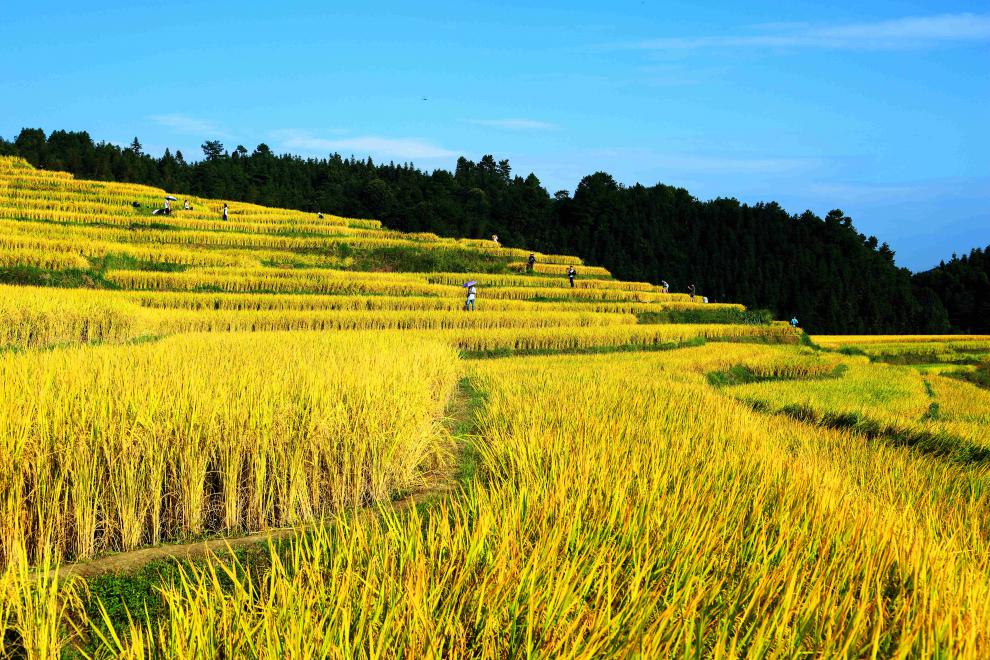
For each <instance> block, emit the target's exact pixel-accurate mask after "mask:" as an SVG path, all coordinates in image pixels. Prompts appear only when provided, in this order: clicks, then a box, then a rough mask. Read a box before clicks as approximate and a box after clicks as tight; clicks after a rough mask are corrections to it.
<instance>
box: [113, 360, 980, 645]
mask: <svg viewBox="0 0 990 660" xmlns="http://www.w3.org/2000/svg"><path fill="white" fill-rule="evenodd" d="M719 348H720V347H719ZM719 348H714V347H713V348H711V350H713V351H717V350H719ZM695 350H696V349H695ZM672 355H673V354H669V353H659V354H654V355H650V356H642V355H630V356H620V357H616V356H582V357H568V358H560V357H558V358H538V359H534V358H522V359H510V360H501V361H490V362H482V363H477V364H476V365H474V366H473V369H472V372H473V373H472V378H473V382H474V383H475V387H476V388H478V389H479V390H480V391H481V392H484V393H485V400H484V404H483V408H482V410H481V411H480V412H479V414H478V416H477V418H476V427H477V433H476V439H475V440H474V441H473V445H472V446H473V448H474V450H475V451H477V453H478V456H479V470H480V472H481V475H480V476H479V477H478V478H477V479H475V480H473V481H472V482H471V483H469V484H468V485H467V486H466V487H465V490H464V492H463V493H460V494H459V495H457V496H455V497H451V498H446V499H443V500H441V501H440V502H439V503H437V504H436V505H434V507H433V508H432V510H429V511H420V510H418V509H411V510H409V511H407V512H403V513H400V512H396V511H392V510H389V509H387V508H386V509H384V510H383V511H382V513H381V516H380V518H378V517H376V518H373V519H358V520H347V519H338V520H336V521H334V522H333V523H332V524H331V525H330V526H329V527H328V528H321V529H318V530H316V531H315V532H314V533H312V534H309V535H305V536H300V537H299V538H297V539H296V540H295V541H294V542H293V544H292V546H291V548H290V549H289V550H288V551H287V552H282V553H280V552H278V551H275V550H273V551H272V553H271V567H270V568H269V569H267V570H266V572H265V574H264V575H261V576H252V577H255V578H256V579H246V578H242V577H239V576H241V575H243V570H241V569H237V570H234V569H231V568H224V566H225V564H223V563H222V562H221V561H220V560H214V561H212V562H209V563H208V564H207V565H206V566H205V567H202V568H193V569H190V570H188V571H185V572H184V574H183V575H182V577H181V578H180V580H179V581H178V583H175V584H171V585H165V586H164V587H163V589H164V600H165V604H166V607H167V610H168V614H167V616H166V617H165V618H164V619H162V620H161V621H159V622H158V623H156V624H153V625H150V626H148V627H145V626H142V625H132V626H131V627H130V628H129V629H127V628H124V629H121V630H118V631H117V632H118V637H116V638H110V639H108V640H107V644H106V648H105V651H106V652H108V653H111V654H114V655H117V654H125V653H127V652H128V651H133V650H134V649H146V650H149V649H153V653H154V654H158V655H165V656H180V657H193V656H217V655H223V656H224V657H237V656H240V655H265V656H270V657H308V656H313V655H334V656H342V657H353V656H357V655H361V654H362V653H364V652H366V650H367V649H373V650H374V653H373V654H375V655H380V656H403V657H427V656H428V657H433V656H439V657H454V656H457V657H462V656H472V657H474V656H478V657H491V658H496V657H497V658H501V657H512V656H515V655H527V656H538V657H579V656H596V657H631V656H642V657H650V658H654V657H673V656H682V655H711V656H715V657H723V656H725V657H796V656H806V655H807V656H816V657H847V656H856V657H867V656H869V657H875V656H879V655H885V656H892V657H909V656H924V657H927V656H933V655H941V654H944V655H947V656H951V657H973V658H978V657H983V656H985V655H986V652H987V650H988V647H990V633H988V631H987V629H986V628H985V627H984V626H982V624H981V623H980V622H982V621H985V620H987V618H988V617H990V578H988V575H990V570H988V569H990V565H988V557H990V552H988V549H990V548H988V544H987V540H986V536H985V535H984V534H982V533H974V531H975V530H985V529H987V528H988V527H990V513H988V511H990V509H988V507H987V506H986V505H987V495H986V492H987V490H986V488H985V484H983V482H982V480H983V479H984V477H981V476H979V475H976V474H973V473H972V472H968V471H966V470H960V469H952V468H948V469H946V468H944V467H943V466H941V465H939V464H938V463H936V462H934V461H933V460H932V459H927V458H924V457H917V456H914V455H912V454H911V453H910V452H907V451H904V450H901V449H896V448H890V447H885V446H882V445H880V446H877V445H869V444H866V443H862V442H857V441H856V438H855V437H853V436H851V435H850V434H848V433H842V432H833V431H826V430H821V429H814V428H811V427H807V426H804V425H802V424H799V423H797V422H794V421H791V420H788V419H783V418H763V417H761V416H759V415H758V414H757V413H754V412H752V411H751V410H749V409H747V408H746V407H744V406H741V405H738V404H736V403H734V402H732V401H731V400H728V399H726V398H725V397H723V396H721V395H720V394H719V393H718V392H717V391H715V390H714V389H712V388H709V387H706V386H705V385H703V384H701V383H699V382H696V381H693V380H689V381H685V380H684V379H683V378H682V377H681V376H679V375H678V373H677V372H676V371H670V370H668V369H667V359H668V358H669V357H671V356H672ZM891 474H896V475H897V479H896V482H897V483H896V486H892V484H891V478H890V475H891ZM231 582H232V583H233V584H232V586H230V587H226V588H225V587H224V586H223V585H224V584H230V583H231Z"/></svg>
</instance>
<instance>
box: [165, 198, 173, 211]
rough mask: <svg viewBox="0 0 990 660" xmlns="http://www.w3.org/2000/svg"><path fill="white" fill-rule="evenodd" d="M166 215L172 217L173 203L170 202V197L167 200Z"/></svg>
mask: <svg viewBox="0 0 990 660" xmlns="http://www.w3.org/2000/svg"><path fill="white" fill-rule="evenodd" d="M165 215H172V202H170V201H168V197H166V198H165Z"/></svg>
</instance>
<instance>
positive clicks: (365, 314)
mask: <svg viewBox="0 0 990 660" xmlns="http://www.w3.org/2000/svg"><path fill="white" fill-rule="evenodd" d="M148 317H149V318H148V321H147V325H148V326H149V327H151V328H153V329H154V332H155V334H175V333H180V332H237V331H251V332H270V331H275V330H377V329H399V330H446V329H457V328H473V329H484V330H489V329H495V328H556V327H559V326H565V327H584V326H612V325H633V324H635V323H636V317H635V316H633V315H631V314H595V313H585V312H542V313H540V314H519V313H516V312H484V311H477V312H473V313H466V312H464V311H457V312H448V311H434V310H425V311H423V310H409V311H405V310H403V311H391V310H374V311H349V310H348V311H338V310H318V311H310V310H276V311H260V312H257V311H215V312H201V311H179V310H168V311H167V312H157V311H155V312H153V311H150V310H149V311H148Z"/></svg>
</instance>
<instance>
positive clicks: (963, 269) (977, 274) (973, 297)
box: [914, 245, 990, 334]
mask: <svg viewBox="0 0 990 660" xmlns="http://www.w3.org/2000/svg"><path fill="white" fill-rule="evenodd" d="M914 284H915V288H916V289H917V290H918V291H919V293H920V292H931V293H929V294H928V295H931V294H933V293H934V292H938V297H939V298H940V299H941V302H942V304H943V305H944V307H945V310H946V312H947V314H948V317H949V323H951V324H952V327H953V328H954V329H956V330H958V331H960V332H970V333H974V334H988V333H990V245H988V246H987V247H986V248H985V249H980V248H976V249H974V250H973V251H972V252H970V253H969V254H968V255H963V256H961V257H958V256H956V255H952V259H951V260H950V261H949V262H948V263H946V262H944V261H943V262H942V263H941V264H939V265H938V266H937V267H935V268H933V269H931V270H928V271H925V272H923V273H918V274H916V275H915V276H914Z"/></svg>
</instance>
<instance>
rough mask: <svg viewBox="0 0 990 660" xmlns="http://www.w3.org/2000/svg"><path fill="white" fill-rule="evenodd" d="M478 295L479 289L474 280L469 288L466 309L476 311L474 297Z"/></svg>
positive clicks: (465, 303)
mask: <svg viewBox="0 0 990 660" xmlns="http://www.w3.org/2000/svg"><path fill="white" fill-rule="evenodd" d="M477 295H478V289H477V287H476V286H475V283H474V282H470V283H469V284H468V288H467V300H466V301H465V302H464V311H466V312H473V311H474V298H475V296H477Z"/></svg>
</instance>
